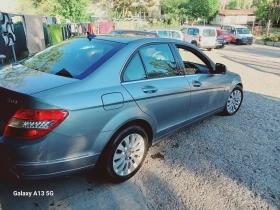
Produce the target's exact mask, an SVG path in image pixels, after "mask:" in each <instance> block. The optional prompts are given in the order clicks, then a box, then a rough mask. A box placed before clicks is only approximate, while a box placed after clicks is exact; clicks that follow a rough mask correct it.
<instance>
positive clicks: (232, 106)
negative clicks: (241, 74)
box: [222, 85, 243, 116]
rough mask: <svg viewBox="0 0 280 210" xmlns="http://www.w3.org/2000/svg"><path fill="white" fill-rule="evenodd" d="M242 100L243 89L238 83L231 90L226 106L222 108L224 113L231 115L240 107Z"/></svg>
mask: <svg viewBox="0 0 280 210" xmlns="http://www.w3.org/2000/svg"><path fill="white" fill-rule="evenodd" d="M242 101H243V89H242V87H240V86H239V85H237V86H236V87H235V88H234V89H233V90H232V92H231V94H230V96H229V98H228V100H227V103H226V106H225V108H224V110H223V112H222V113H223V114H224V115H228V116H229V115H233V114H235V113H236V112H237V111H238V109H239V108H240V106H241V104H242Z"/></svg>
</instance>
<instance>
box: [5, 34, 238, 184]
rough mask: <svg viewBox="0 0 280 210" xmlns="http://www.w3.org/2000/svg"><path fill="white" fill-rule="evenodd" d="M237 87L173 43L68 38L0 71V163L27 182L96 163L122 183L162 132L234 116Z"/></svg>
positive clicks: (194, 51)
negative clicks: (219, 117)
mask: <svg viewBox="0 0 280 210" xmlns="http://www.w3.org/2000/svg"><path fill="white" fill-rule="evenodd" d="M242 86H243V85H242V82H241V79H240V76H239V75H237V74H234V73H231V72H228V71H227V70H226V67H225V66H224V65H223V64H219V63H217V64H215V63H213V62H212V61H211V60H210V59H209V58H208V57H207V56H206V55H205V54H204V53H203V52H202V51H200V50H199V49H198V48H196V47H195V46H193V45H191V44H188V43H186V42H183V41H178V40H175V39H165V38H147V39H140V38H127V37H126V38H121V37H110V36H106V37H95V38H94V37H89V38H86V37H83V38H75V39H71V40H68V41H66V42H63V43H61V44H59V45H55V46H53V47H51V48H48V49H46V50H44V51H42V52H41V53H38V54H37V55H35V56H34V57H31V58H29V59H27V60H25V61H23V62H20V64H18V65H14V66H11V67H10V68H9V69H7V68H6V69H2V70H0V108H1V109H0V160H1V167H3V165H6V166H7V170H10V171H12V172H13V173H14V174H15V175H16V176H17V177H20V178H25V179H34V178H44V177H51V176H57V175H63V174H68V173H71V172H74V171H78V170H82V169H86V168H92V167H94V166H95V165H96V164H98V165H99V166H101V168H102V170H104V171H105V172H106V174H107V175H108V177H109V178H110V179H111V180H112V181H115V182H121V181H125V180H127V179H129V178H130V177H132V176H133V175H134V174H135V173H136V172H137V171H138V170H139V168H140V167H141V165H142V163H143V161H144V159H145V156H146V154H147V151H148V149H149V147H150V146H151V145H153V144H155V143H156V142H158V141H159V140H161V139H163V138H164V137H166V136H167V135H170V134H171V133H172V132H175V131H176V130H178V129H180V128H182V127H184V126H188V125H190V124H192V123H195V122H197V121H199V120H201V119H204V118H205V117H209V116H211V115H214V114H216V113H223V114H225V115H233V114H234V113H236V112H237V110H238V109H239V107H240V105H241V103H242V99H243V91H242Z"/></svg>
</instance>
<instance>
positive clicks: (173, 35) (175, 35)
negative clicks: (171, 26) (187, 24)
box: [172, 31, 181, 38]
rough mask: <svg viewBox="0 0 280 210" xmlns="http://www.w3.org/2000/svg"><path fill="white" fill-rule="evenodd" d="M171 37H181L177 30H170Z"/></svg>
mask: <svg viewBox="0 0 280 210" xmlns="http://www.w3.org/2000/svg"><path fill="white" fill-rule="evenodd" d="M172 38H181V36H180V34H179V33H178V32H177V31H172Z"/></svg>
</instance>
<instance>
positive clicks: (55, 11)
mask: <svg viewBox="0 0 280 210" xmlns="http://www.w3.org/2000/svg"><path fill="white" fill-rule="evenodd" d="M32 1H33V4H34V6H35V8H36V12H37V13H38V14H43V15H50V16H60V17H62V18H65V19H70V20H71V21H72V22H80V21H88V20H89V16H88V15H87V13H86V11H87V7H88V5H89V1H88V0H32Z"/></svg>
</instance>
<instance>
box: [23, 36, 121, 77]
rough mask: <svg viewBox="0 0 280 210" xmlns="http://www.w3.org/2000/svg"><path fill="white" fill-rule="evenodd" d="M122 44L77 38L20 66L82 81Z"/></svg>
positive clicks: (49, 49)
mask: <svg viewBox="0 0 280 210" xmlns="http://www.w3.org/2000/svg"><path fill="white" fill-rule="evenodd" d="M123 46H124V44H122V43H117V42H110V41H103V40H97V39H92V40H91V41H89V40H88V39H87V38H77V39H72V40H70V41H66V42H62V43H60V44H58V45H55V46H53V47H50V48H48V49H46V50H44V51H42V52H40V53H38V54H36V55H35V56H33V57H31V58H30V59H28V60H25V61H23V62H22V63H21V64H22V65H23V66H26V67H28V68H31V69H35V70H37V71H42V72H47V73H50V74H57V75H63V76H65V75H66V76H67V77H72V78H75V79H83V78H85V77H86V76H88V75H89V74H91V73H92V72H93V71H94V70H96V69H97V68H98V67H99V66H101V65H102V64H103V63H104V62H105V61H107V60H108V59H109V58H110V57H111V56H112V55H114V54H115V53H116V52H117V51H119V50H120V49H121V48H122V47H123Z"/></svg>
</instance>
